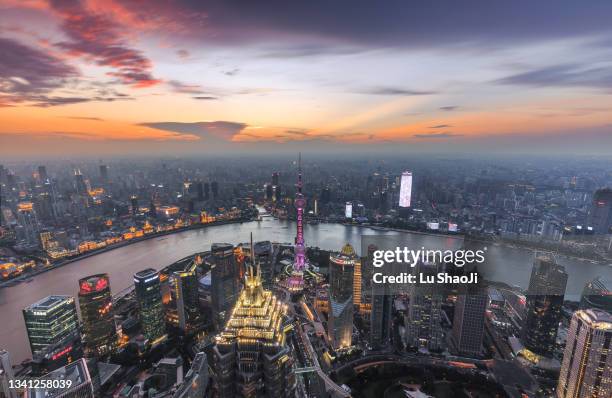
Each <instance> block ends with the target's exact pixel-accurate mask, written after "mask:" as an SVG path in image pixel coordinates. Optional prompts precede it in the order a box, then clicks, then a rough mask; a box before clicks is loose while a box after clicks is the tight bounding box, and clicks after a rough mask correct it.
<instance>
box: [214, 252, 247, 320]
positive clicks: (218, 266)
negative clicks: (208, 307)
mask: <svg viewBox="0 0 612 398" xmlns="http://www.w3.org/2000/svg"><path fill="white" fill-rule="evenodd" d="M211 261H212V270H211V289H212V297H211V300H212V308H213V314H214V317H215V319H214V324H215V327H216V329H217V330H222V329H223V327H224V326H225V322H226V321H227V319H228V318H229V315H230V313H231V311H232V308H234V304H235V303H236V299H237V298H238V294H239V292H240V286H239V285H240V275H239V269H238V263H237V262H236V257H235V255H234V246H232V245H231V244H229V243H213V245H212V248H211Z"/></svg>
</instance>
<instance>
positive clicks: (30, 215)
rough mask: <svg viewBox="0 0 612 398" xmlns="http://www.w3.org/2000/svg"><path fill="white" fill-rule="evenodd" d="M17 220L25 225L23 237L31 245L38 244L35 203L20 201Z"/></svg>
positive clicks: (22, 225)
mask: <svg viewBox="0 0 612 398" xmlns="http://www.w3.org/2000/svg"><path fill="white" fill-rule="evenodd" d="M17 220H18V221H19V225H21V227H23V238H24V239H25V241H26V242H27V243H28V244H30V245H37V244H38V218H37V217H36V211H35V210H34V203H32V202H20V203H18V204H17Z"/></svg>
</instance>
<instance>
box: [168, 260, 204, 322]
mask: <svg viewBox="0 0 612 398" xmlns="http://www.w3.org/2000/svg"><path fill="white" fill-rule="evenodd" d="M172 276H173V278H174V297H175V298H176V310H177V312H178V321H179V324H178V326H179V328H180V329H181V330H183V331H187V330H188V329H192V328H194V327H195V326H197V324H198V322H199V320H200V303H199V300H198V275H197V265H196V263H195V261H191V262H190V263H189V264H188V265H187V266H186V267H185V269H183V270H180V271H175V272H174V273H173V274H172Z"/></svg>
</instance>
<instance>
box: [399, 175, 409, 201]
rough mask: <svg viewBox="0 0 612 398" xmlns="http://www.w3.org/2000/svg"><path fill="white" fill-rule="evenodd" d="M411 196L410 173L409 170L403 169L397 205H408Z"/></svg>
mask: <svg viewBox="0 0 612 398" xmlns="http://www.w3.org/2000/svg"><path fill="white" fill-rule="evenodd" d="M411 196H412V173H411V172H410V171H404V172H403V173H402V179H401V181H400V195H399V206H400V207H410V202H411Z"/></svg>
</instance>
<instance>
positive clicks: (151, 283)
mask: <svg viewBox="0 0 612 398" xmlns="http://www.w3.org/2000/svg"><path fill="white" fill-rule="evenodd" d="M134 288H135V291H136V300H137V301H138V307H139V310H140V323H141V325H142V332H143V334H144V336H145V338H146V339H147V340H149V342H150V343H152V344H155V343H157V342H159V341H161V340H162V339H163V338H164V337H165V335H166V322H165V319H164V306H163V303H162V294H161V284H160V280H159V272H157V271H155V270H154V269H152V268H147V269H145V270H142V271H139V272H137V273H136V274H134Z"/></svg>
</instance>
